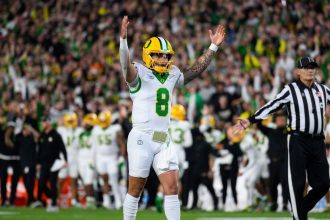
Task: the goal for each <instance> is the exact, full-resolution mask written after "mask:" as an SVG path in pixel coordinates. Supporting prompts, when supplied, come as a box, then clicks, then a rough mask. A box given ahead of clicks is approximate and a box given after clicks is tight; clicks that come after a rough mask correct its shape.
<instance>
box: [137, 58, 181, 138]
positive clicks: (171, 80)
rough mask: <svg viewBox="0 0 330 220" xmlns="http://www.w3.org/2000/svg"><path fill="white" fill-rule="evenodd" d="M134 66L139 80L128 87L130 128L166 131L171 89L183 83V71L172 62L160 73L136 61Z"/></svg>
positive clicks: (169, 111) (168, 119) (168, 120)
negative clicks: (130, 101) (130, 109)
mask: <svg viewBox="0 0 330 220" xmlns="http://www.w3.org/2000/svg"><path fill="white" fill-rule="evenodd" d="M134 66H135V69H136V71H137V74H138V83H137V85H136V86H135V87H130V95H131V98H132V100H133V112H132V123H133V128H136V129H138V130H141V131H146V132H148V131H149V132H150V131H155V130H156V131H167V129H168V126H169V122H170V115H171V100H172V93H173V89H174V88H175V87H177V86H182V85H183V82H184V81H183V80H184V79H183V73H182V72H181V71H180V70H179V68H178V67H176V66H174V65H172V67H171V70H170V71H169V72H168V73H164V74H162V75H160V74H159V73H156V72H153V71H152V70H150V69H148V68H147V67H145V66H144V65H142V64H139V63H134Z"/></svg>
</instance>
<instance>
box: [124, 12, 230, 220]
mask: <svg viewBox="0 0 330 220" xmlns="http://www.w3.org/2000/svg"><path fill="white" fill-rule="evenodd" d="M128 25H129V21H128V17H127V16H124V18H123V20H122V24H121V31H120V49H119V54H120V63H121V66H122V72H123V75H124V79H125V80H126V82H127V84H128V87H129V91H130V96H131V98H132V100H133V110H132V123H133V129H132V130H131V132H130V134H129V136H128V141H127V152H128V162H129V184H128V193H127V194H126V197H125V201H124V205H123V207H124V220H134V219H135V218H136V213H137V210H138V201H139V199H140V196H141V193H142V191H143V188H144V185H145V183H146V180H147V177H148V175H149V170H150V167H151V165H152V166H153V168H154V170H155V171H156V174H157V176H158V178H159V180H160V183H161V185H162V187H163V189H164V194H165V197H164V210H165V215H166V217H167V219H171V220H178V219H180V202H179V198H178V164H177V158H176V155H174V154H173V153H174V150H171V149H170V147H169V142H170V138H169V134H168V126H169V121H170V112H171V100H172V93H173V89H174V88H175V87H177V86H182V85H183V84H186V83H188V82H190V81H191V80H193V79H194V78H196V77H197V76H198V75H199V74H200V73H202V72H203V71H204V70H205V69H206V68H207V67H208V65H209V64H210V62H211V59H212V57H213V55H214V54H215V53H216V51H217V50H218V47H219V46H220V44H221V43H222V42H223V40H224V38H225V29H224V27H223V26H221V25H219V26H218V28H217V30H216V31H215V32H214V33H213V32H212V31H211V30H210V31H209V36H210V40H211V45H210V47H209V49H208V50H206V51H205V52H204V54H202V55H201V57H199V58H198V59H197V60H196V62H195V63H194V64H193V65H192V66H191V67H189V68H187V69H186V70H185V71H184V72H181V71H180V70H179V68H178V67H176V66H174V65H173V61H174V51H173V48H172V45H171V44H170V42H169V41H168V40H167V39H165V38H163V37H152V38H150V39H148V40H147V42H146V43H145V44H144V46H143V51H142V59H143V61H144V65H142V64H139V63H137V62H132V60H131V57H130V55H129V49H128V45H127V27H128Z"/></svg>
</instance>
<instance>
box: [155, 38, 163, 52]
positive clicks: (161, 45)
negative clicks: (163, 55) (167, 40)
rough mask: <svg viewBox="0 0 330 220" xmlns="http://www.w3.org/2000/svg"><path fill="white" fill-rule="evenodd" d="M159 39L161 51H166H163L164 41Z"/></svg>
mask: <svg viewBox="0 0 330 220" xmlns="http://www.w3.org/2000/svg"><path fill="white" fill-rule="evenodd" d="M157 39H158V40H159V44H160V49H161V50H164V49H163V44H162V41H161V40H160V38H159V37H157Z"/></svg>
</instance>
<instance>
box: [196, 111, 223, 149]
mask: <svg viewBox="0 0 330 220" xmlns="http://www.w3.org/2000/svg"><path fill="white" fill-rule="evenodd" d="M199 131H200V132H201V133H202V134H203V135H204V138H205V141H206V142H207V143H209V144H210V145H211V146H212V147H214V148H215V147H216V144H218V143H219V142H220V141H221V140H223V139H224V136H223V134H222V132H221V131H219V130H218V129H216V128H215V118H214V116H213V115H209V114H208V115H205V116H203V117H202V119H201V124H200V126H199Z"/></svg>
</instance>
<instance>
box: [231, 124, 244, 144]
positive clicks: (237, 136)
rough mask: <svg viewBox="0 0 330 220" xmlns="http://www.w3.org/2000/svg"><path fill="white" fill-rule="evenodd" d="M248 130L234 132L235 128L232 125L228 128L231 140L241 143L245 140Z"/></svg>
mask: <svg viewBox="0 0 330 220" xmlns="http://www.w3.org/2000/svg"><path fill="white" fill-rule="evenodd" d="M245 134H246V132H245V131H239V132H236V133H234V128H233V127H230V128H228V130H227V137H228V139H229V140H231V141H232V142H233V143H235V144H236V143H239V142H241V141H242V140H243V138H244V137H245Z"/></svg>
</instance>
